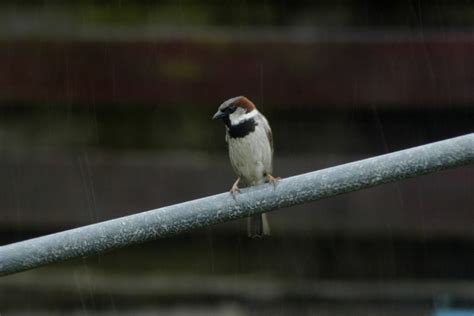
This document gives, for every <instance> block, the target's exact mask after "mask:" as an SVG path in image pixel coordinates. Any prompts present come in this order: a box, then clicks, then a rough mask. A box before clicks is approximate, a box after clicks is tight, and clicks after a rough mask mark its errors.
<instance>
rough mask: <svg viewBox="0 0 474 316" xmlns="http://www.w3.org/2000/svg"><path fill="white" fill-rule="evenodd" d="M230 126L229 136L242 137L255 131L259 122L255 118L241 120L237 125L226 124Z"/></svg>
mask: <svg viewBox="0 0 474 316" xmlns="http://www.w3.org/2000/svg"><path fill="white" fill-rule="evenodd" d="M226 125H227V127H228V128H229V136H230V137H232V138H242V137H245V136H247V135H248V134H250V133H252V132H254V131H255V126H257V125H258V124H257V122H255V120H254V119H253V118H251V119H248V120H245V121H243V122H240V123H239V124H237V125H231V124H230V122H228V124H226Z"/></svg>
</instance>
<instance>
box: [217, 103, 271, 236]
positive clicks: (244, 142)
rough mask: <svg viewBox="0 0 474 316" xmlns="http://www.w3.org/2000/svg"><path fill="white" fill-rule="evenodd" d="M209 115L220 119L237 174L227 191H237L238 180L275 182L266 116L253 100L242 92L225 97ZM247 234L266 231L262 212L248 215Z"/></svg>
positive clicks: (267, 232)
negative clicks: (249, 216)
mask: <svg viewBox="0 0 474 316" xmlns="http://www.w3.org/2000/svg"><path fill="white" fill-rule="evenodd" d="M212 119H214V120H215V119H220V120H222V121H223V122H224V124H225V127H226V136H225V139H226V142H227V144H228V147H229V158H230V163H231V165H232V168H233V169H234V172H235V173H236V174H237V176H238V178H237V180H236V181H235V183H234V184H233V185H232V188H231V189H230V192H231V193H232V194H235V193H237V192H240V190H239V186H238V185H239V183H243V184H244V185H246V186H252V185H257V184H261V183H264V182H265V181H267V182H270V183H273V184H276V182H277V180H278V178H274V177H273V176H272V160H273V140H272V131H271V129H270V125H269V124H268V121H267V119H266V118H265V116H263V114H262V113H260V112H259V111H258V110H257V108H256V107H255V104H253V103H252V101H250V100H249V99H247V98H246V97H244V96H239V97H235V98H232V99H229V100H227V101H225V102H224V103H222V104H221V105H220V106H219V109H218V110H217V112H216V114H214V116H213V118H212ZM248 223H249V224H248V234H249V237H252V238H253V237H263V236H265V235H269V227H268V222H267V220H266V216H265V214H259V215H255V216H253V217H251V218H249V222H248Z"/></svg>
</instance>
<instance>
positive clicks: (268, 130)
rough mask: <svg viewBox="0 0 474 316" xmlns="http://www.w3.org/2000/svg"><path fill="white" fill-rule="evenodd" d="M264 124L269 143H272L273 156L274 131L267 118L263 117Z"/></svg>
mask: <svg viewBox="0 0 474 316" xmlns="http://www.w3.org/2000/svg"><path fill="white" fill-rule="evenodd" d="M261 118H262V122H263V124H262V125H263V128H264V129H265V132H266V134H267V138H268V142H269V143H270V148H271V149H272V154H273V135H272V129H271V128H270V124H268V121H267V119H266V118H265V116H263V115H262V116H261Z"/></svg>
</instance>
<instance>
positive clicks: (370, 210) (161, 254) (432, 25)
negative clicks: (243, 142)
mask: <svg viewBox="0 0 474 316" xmlns="http://www.w3.org/2000/svg"><path fill="white" fill-rule="evenodd" d="M473 29H474V3H473V1H470V0H463V1H461V0H453V1H387V2H380V1H371V0H366V1H302V0H297V1H285V0H281V1H264V0H262V1H200V2H199V3H198V2H197V1H187V0H180V1H161V2H156V1H92V0H80V1H75V2H70V3H68V2H64V1H54V0H51V1H8V0H7V1H2V3H1V4H0V242H1V244H2V245H4V244H8V243H11V242H15V241H20V240H25V239H28V238H32V237H35V236H40V235H43V234H49V233H53V232H57V231H61V230H65V229H69V228H73V227H78V226H82V225H87V224H91V223H96V222H99V221H103V220H107V219H112V218H116V217H119V216H125V215H129V214H133V213H137V212H140V211H144V210H148V209H153V208H158V207H161V206H165V205H170V204H174V203H179V202H183V201H187V200H191V199H195V198H199V197H204V196H207V195H212V194H216V193H220V192H224V191H227V190H228V189H229V188H230V187H231V185H232V183H233V181H234V180H235V176H234V174H233V173H232V170H231V167H230V164H229V162H228V158H227V152H226V144H225V141H224V127H223V126H222V124H219V122H215V121H211V117H212V115H213V114H214V112H215V110H216V108H217V106H219V105H220V104H221V103H222V102H223V101H225V100H226V99H228V98H230V97H234V96H237V95H245V96H247V97H248V98H250V99H251V100H253V101H254V102H255V103H256V104H257V106H258V107H259V109H260V110H261V111H262V112H263V113H264V114H265V115H266V116H267V118H268V119H269V121H270V123H271V125H272V127H273V134H274V142H275V172H274V174H275V175H277V176H280V177H288V176H291V175H296V174H300V173H304V172H309V171H314V170H317V169H321V168H326V167H331V166H335V165H338V164H341V163H346V162H351V161H354V160H358V159H363V158H367V157H371V156H375V155H380V154H384V153H387V152H392V151H396V150H400V149H404V148H408V147H412V146H416V145H421V144H425V143H429V142H433V141H437V140H442V139H446V138H449V137H454V136H459V135H462V134H466V133H470V132H473V130H474V128H473V126H474V107H473V104H474V33H473ZM473 193H474V168H473V167H472V166H470V167H463V168H458V169H455V170H449V171H444V172H440V173H437V174H432V175H428V176H423V177H418V178H415V179H411V180H405V181H402V182H398V183H394V184H389V185H383V186H380V187H377V188H373V189H370V190H364V191H361V192H356V193H351V194H346V195H342V196H339V197H335V198H331V199H328V200H324V201H320V202H317V203H311V204H306V205H302V206H298V207H292V208H288V209H282V210H278V211H275V212H272V213H271V214H270V223H271V225H272V229H273V237H272V238H271V239H266V240H249V239H248V238H247V237H246V231H245V228H246V224H245V220H241V221H235V222H231V223H226V224H222V225H216V226H213V227H209V228H206V229H201V230H197V231H193V232H190V233H188V234H183V235H180V236H176V237H173V238H168V239H164V240H159V241H156V242H150V243H147V244H143V245H139V246H133V247H129V248H126V249H120V250H116V251H113V252H109V253H106V254H101V255H98V256H93V257H89V258H82V259H78V260H72V261H68V262H65V263H60V264H54V265H50V266H47V267H44V268H40V269H36V270H32V271H28V272H23V273H20V274H17V275H11V276H8V277H3V278H1V279H0V314H2V315H33V314H34V315H63V314H71V315H158V314H160V315H331V316H332V315H434V314H435V313H440V312H441V311H442V310H446V309H447V308H451V309H458V310H464V311H467V310H469V309H472V308H474V269H473V266H474V230H473V222H474V194H473ZM0 260H1V258H0ZM468 315H472V313H471V314H468Z"/></svg>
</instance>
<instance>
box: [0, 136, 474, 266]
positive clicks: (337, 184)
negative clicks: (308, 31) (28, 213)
mask: <svg viewBox="0 0 474 316" xmlns="http://www.w3.org/2000/svg"><path fill="white" fill-rule="evenodd" d="M471 163H474V134H468V135H464V136H460V137H456V138H451V139H448V140H444V141H440V142H436V143H431V144H428V145H423V146H418V147H413V148H410V149H405V150H401V151H397V152H394V153H390V154H386V155H382V156H377V157H373V158H369V159H364V160H359V161H356V162H352V163H348V164H344V165H339V166H336V167H331V168H327V169H323V170H318V171H314V172H309V173H305V174H302V175H298V176H294V177H290V178H286V179H282V180H280V181H279V182H278V184H277V186H276V187H274V186H273V185H271V184H264V185H259V186H255V187H250V188H247V189H242V192H241V193H240V194H236V195H235V196H233V195H232V194H230V193H228V192H227V193H222V194H217V195H213V196H209V197H205V198H201V199H197V200H193V201H189V202H184V203H180V204H175V205H171V206H166V207H162V208H158V209H154V210H151V211H146V212H143V213H138V214H134V215H130V216H126V217H121V218H117V219H113V220H109V221H105V222H100V223H97V224H92V225H88V226H84V227H79V228H75V229H71V230H67V231H63V232H59V233H55V234H51V235H46V236H43V237H38V238H34V239H30V240H25V241H21V242H17V243H13V244H9V245H6V246H2V247H0V275H7V274H12V273H16V272H20V271H25V270H29V269H33V268H36V267H39V266H43V265H46V264H50V263H54V262H59V261H64V260H67V259H72V258H76V257H83V256H88V255H93V254H97V253H101V252H104V251H107V250H111V249H115V248H120V247H125V246H128V245H133V244H138V243H142V242H145V241H149V240H154V239H158V238H163V237H167V236H172V235H176V234H179V233H183V232H186V231H189V230H192V229H195V228H199V227H205V226H210V225H214V224H218V223H222V222H227V221H231V220H235V219H239V218H243V217H248V216H251V215H254V214H258V213H264V212H269V211H273V210H276V209H280V208H284V207H288V206H292V205H296V204H302V203H307V202H311V201H317V200H320V199H323V198H327V197H331V196H335V195H339V194H343V193H347V192H352V191H357V190H361V189H365V188H370V187H374V186H377V185H380V184H384V183H388V182H392V181H396V180H401V179H405V178H411V177H415V176H419V175H422V174H427V173H431V172H434V171H438V170H443V169H448V168H453V167H457V166H461V165H467V164H471Z"/></svg>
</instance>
